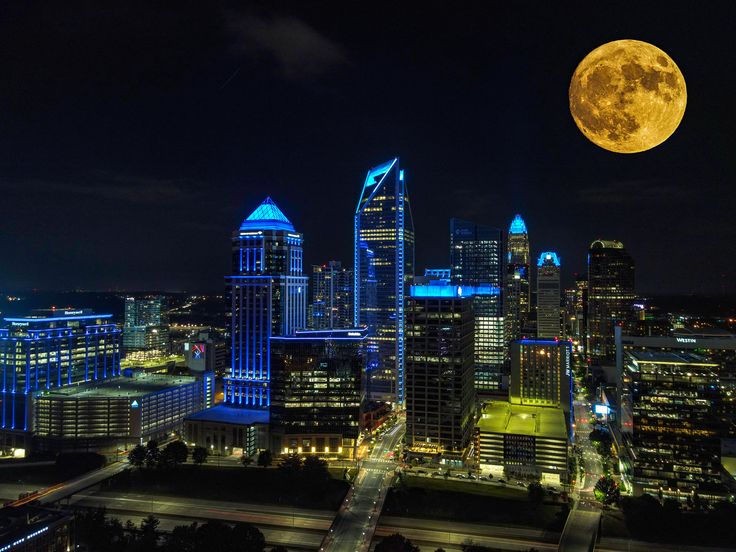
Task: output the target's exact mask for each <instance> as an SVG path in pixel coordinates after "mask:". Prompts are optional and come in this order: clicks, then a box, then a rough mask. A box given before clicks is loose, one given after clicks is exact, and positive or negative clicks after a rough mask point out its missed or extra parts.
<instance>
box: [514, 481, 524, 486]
mask: <svg viewBox="0 0 736 552" xmlns="http://www.w3.org/2000/svg"><path fill="white" fill-rule="evenodd" d="M516 484H517V485H518V486H519V487H526V483H524V482H523V481H517V482H516Z"/></svg>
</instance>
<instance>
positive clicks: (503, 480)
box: [498, 479, 506, 484]
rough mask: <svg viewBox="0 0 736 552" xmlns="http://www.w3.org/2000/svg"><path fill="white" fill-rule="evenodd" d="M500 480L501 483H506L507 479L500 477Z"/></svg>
mask: <svg viewBox="0 0 736 552" xmlns="http://www.w3.org/2000/svg"><path fill="white" fill-rule="evenodd" d="M498 482H499V483H504V484H505V483H506V480H505V479H499V480H498Z"/></svg>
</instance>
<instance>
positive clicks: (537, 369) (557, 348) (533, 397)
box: [509, 339, 573, 414]
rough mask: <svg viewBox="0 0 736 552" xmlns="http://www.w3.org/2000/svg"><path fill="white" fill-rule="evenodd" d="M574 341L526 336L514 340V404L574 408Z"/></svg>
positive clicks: (512, 345) (512, 361)
mask: <svg viewBox="0 0 736 552" xmlns="http://www.w3.org/2000/svg"><path fill="white" fill-rule="evenodd" d="M571 357H572V343H571V342H570V341H557V340H542V339H522V340H519V341H514V342H512V343H511V384H510V387H509V400H510V401H511V403H512V404H523V405H530V406H548V407H553V408H560V409H562V410H563V411H564V412H565V413H566V414H570V413H571V411H572V397H573V393H572V384H573V378H572V370H571V366H570V363H571V361H572V359H571Z"/></svg>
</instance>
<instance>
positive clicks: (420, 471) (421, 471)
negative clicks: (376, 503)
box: [417, 470, 427, 475]
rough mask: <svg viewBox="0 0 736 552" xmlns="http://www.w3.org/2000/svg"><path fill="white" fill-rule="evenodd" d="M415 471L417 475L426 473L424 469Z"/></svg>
mask: <svg viewBox="0 0 736 552" xmlns="http://www.w3.org/2000/svg"><path fill="white" fill-rule="evenodd" d="M417 473H418V474H419V475H427V472H426V471H424V470H417Z"/></svg>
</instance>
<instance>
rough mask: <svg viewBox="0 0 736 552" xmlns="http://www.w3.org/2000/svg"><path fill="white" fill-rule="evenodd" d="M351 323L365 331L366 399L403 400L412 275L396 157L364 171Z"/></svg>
mask: <svg viewBox="0 0 736 552" xmlns="http://www.w3.org/2000/svg"><path fill="white" fill-rule="evenodd" d="M354 230H355V236H354V237H355V242H354V267H355V270H354V325H355V326H362V325H364V324H365V325H367V326H368V328H369V331H370V336H369V345H368V351H369V354H368V363H367V374H366V381H367V390H368V394H369V396H370V398H372V399H376V400H387V401H390V402H396V403H399V404H401V403H403V400H404V288H405V286H406V285H407V284H408V283H409V282H410V281H411V280H412V278H413V277H414V224H413V221H412V216H411V207H410V203H409V196H408V193H407V190H406V183H405V178H404V171H403V170H402V169H400V168H399V159H398V158H395V159H392V160H390V161H388V162H386V163H383V164H382V165H379V166H378V167H374V168H372V169H370V170H369V171H368V174H367V176H366V179H365V182H364V184H363V189H362V192H361V196H360V199H359V201H358V206H357V209H356V212H355V218H354Z"/></svg>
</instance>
